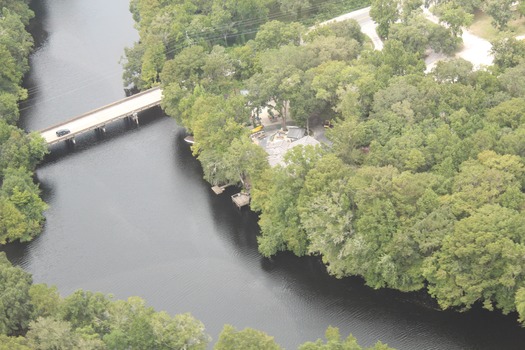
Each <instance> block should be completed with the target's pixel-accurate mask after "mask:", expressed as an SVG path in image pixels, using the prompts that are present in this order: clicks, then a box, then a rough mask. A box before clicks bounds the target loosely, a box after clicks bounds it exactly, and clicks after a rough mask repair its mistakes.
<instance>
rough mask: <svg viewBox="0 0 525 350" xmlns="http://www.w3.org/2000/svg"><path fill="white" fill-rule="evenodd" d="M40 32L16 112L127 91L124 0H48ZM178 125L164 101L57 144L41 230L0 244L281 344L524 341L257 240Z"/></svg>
mask: <svg viewBox="0 0 525 350" xmlns="http://www.w3.org/2000/svg"><path fill="white" fill-rule="evenodd" d="M33 7H34V8H35V10H36V12H37V22H36V23H37V25H36V26H35V28H33V32H34V35H35V37H36V38H37V41H38V42H39V45H38V47H37V49H36V51H35V52H34V54H33V55H32V58H31V66H32V70H31V72H30V74H29V76H28V78H27V83H26V85H27V87H28V89H29V93H30V99H29V101H28V102H27V103H26V104H25V105H24V107H23V116H22V120H21V123H20V125H21V126H22V127H24V128H25V129H26V130H39V129H42V128H45V127H47V126H50V125H53V124H56V123H58V122H60V121H63V120H66V119H69V118H71V117H73V116H75V115H78V114H81V113H83V112H86V111H88V110H91V109H94V108H96V107H99V106H102V105H104V104H107V103H110V102H112V101H114V100H117V99H119V98H122V97H124V96H125V92H124V90H123V88H122V81H121V74H122V68H121V66H120V65H119V64H118V61H119V59H120V57H121V55H122V53H123V50H124V47H125V46H130V45H131V44H132V43H133V41H135V40H137V38H138V36H137V33H136V31H135V29H134V27H133V21H132V18H131V15H130V14H129V12H128V2H127V0H112V1H107V0H43V1H41V2H40V4H36V3H35V4H34V6H33ZM183 137H184V133H183V130H181V128H179V127H178V126H177V125H176V123H175V122H174V121H173V120H172V119H169V118H167V117H166V116H164V115H163V114H162V112H161V111H160V110H158V109H156V110H152V111H149V112H147V113H145V114H143V115H142V116H141V126H140V127H138V128H130V127H128V126H126V124H125V123H124V121H122V122H118V123H114V124H112V125H110V126H109V127H108V133H107V135H106V137H104V138H102V139H100V138H97V137H96V135H95V134H94V133H93V134H87V135H85V136H83V137H79V138H78V139H77V147H76V149H75V150H69V149H67V147H66V146H65V145H63V144H59V145H56V146H54V147H53V148H52V152H51V154H50V155H49V156H48V157H47V158H46V160H45V162H44V163H43V164H42V165H41V166H39V168H38V170H37V179H38V181H39V182H40V184H41V188H42V190H43V195H44V198H45V200H46V201H47V203H49V206H50V208H49V210H48V211H47V212H46V218H47V222H46V225H45V229H44V232H43V234H42V235H41V236H40V237H38V238H37V239H36V240H35V241H33V242H31V243H28V244H13V245H9V246H7V247H5V248H4V250H6V251H7V253H8V256H9V258H10V260H11V261H12V262H13V263H15V264H17V265H19V266H22V267H23V268H24V269H26V270H27V271H29V272H31V273H32V274H33V277H34V281H35V282H37V283H41V282H45V283H47V284H54V285H56V286H57V287H58V289H59V290H60V292H61V294H62V295H67V294H69V293H71V292H73V291H74V290H76V289H78V288H83V289H88V290H92V291H101V292H103V293H112V294H114V296H115V298H127V297H129V296H134V295H137V296H140V297H143V298H145V299H146V300H147V302H148V304H149V305H151V306H153V307H154V308H155V309H157V310H166V311H167V312H169V313H170V314H175V313H181V312H191V313H192V314H193V315H194V316H195V317H197V318H198V319H200V320H201V321H202V322H204V324H205V325H206V328H207V331H208V333H209V334H210V335H211V336H212V337H213V339H214V340H216V339H217V335H218V334H219V332H220V330H221V328H222V326H223V325H224V324H226V323H229V324H233V325H234V326H236V327H237V328H241V329H242V328H244V327H253V328H256V329H260V330H263V331H265V332H267V333H269V334H270V335H273V336H274V337H275V339H276V341H277V342H278V343H279V344H281V345H282V346H284V347H286V348H287V349H295V348H297V345H298V344H300V343H302V342H305V341H307V340H315V339H316V338H319V337H322V336H323V334H324V330H325V329H326V327H327V326H328V325H333V326H337V327H339V328H340V329H341V333H342V334H343V335H345V336H346V335H347V334H349V333H352V334H353V335H354V336H356V337H357V338H358V340H359V342H360V343H361V344H362V345H367V346H370V345H372V344H373V343H374V342H375V341H376V340H379V339H380V340H382V341H383V342H386V343H388V344H389V345H390V346H392V347H395V348H398V349H520V348H523V344H525V330H523V329H521V328H520V327H519V326H518V325H517V322H516V316H515V315H513V316H509V317H504V316H501V315H498V314H497V313H489V312H486V311H483V310H480V309H476V310H474V311H471V312H468V313H464V314H459V313H455V312H442V311H436V310H434V309H433V308H432V307H430V306H429V304H430V303H429V302H428V300H427V299H426V298H425V297H422V296H421V295H419V294H404V293H399V292H395V291H391V290H380V291H374V290H371V289H370V288H367V287H366V286H364V285H363V282H362V281H361V280H360V279H359V278H348V279H344V280H336V279H334V278H331V277H329V276H327V274H326V273H325V270H324V268H323V266H322V264H320V263H319V260H318V259H314V258H296V257H293V256H292V255H290V254H280V255H278V256H277V257H275V258H274V259H272V260H268V259H264V258H262V257H261V256H260V255H259V254H258V252H257V244H256V235H257V233H258V227H257V223H256V222H257V217H256V215H255V214H253V213H251V212H249V211H247V210H243V211H238V210H237V209H236V208H234V206H233V205H232V203H231V201H230V199H229V195H231V194H232V193H233V192H232V191H233V190H230V191H228V192H227V193H225V194H223V195H221V196H216V195H214V194H212V191H211V190H210V186H209V185H208V184H207V183H205V182H204V181H203V180H202V171H201V169H200V166H199V164H198V162H197V161H196V160H195V159H194V158H193V157H192V155H191V152H190V150H189V148H188V145H186V144H185V143H184V142H183Z"/></svg>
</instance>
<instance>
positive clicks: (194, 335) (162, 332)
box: [151, 312, 210, 350]
mask: <svg viewBox="0 0 525 350" xmlns="http://www.w3.org/2000/svg"><path fill="white" fill-rule="evenodd" d="M151 327H152V329H153V334H154V336H155V345H156V349H159V350H170V349H187V350H204V349H206V348H207V346H208V343H209V342H210V337H209V336H208V335H207V334H206V333H205V331H204V325H203V324H202V322H200V321H198V320H197V319H195V318H194V317H193V316H192V315H190V314H179V315H175V316H174V317H173V318H172V317H170V316H169V315H168V314H167V313H165V312H157V313H155V314H153V315H152V317H151Z"/></svg>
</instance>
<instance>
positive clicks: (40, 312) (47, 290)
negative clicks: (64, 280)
mask: <svg viewBox="0 0 525 350" xmlns="http://www.w3.org/2000/svg"><path fill="white" fill-rule="evenodd" d="M29 296H30V297H31V304H33V319H36V318H38V317H49V316H52V315H56V314H57V313H58V310H59V307H60V303H61V299H60V295H59V294H58V289H57V287H56V286H51V287H48V286H47V284H45V283H41V284H33V285H31V288H30V289H29Z"/></svg>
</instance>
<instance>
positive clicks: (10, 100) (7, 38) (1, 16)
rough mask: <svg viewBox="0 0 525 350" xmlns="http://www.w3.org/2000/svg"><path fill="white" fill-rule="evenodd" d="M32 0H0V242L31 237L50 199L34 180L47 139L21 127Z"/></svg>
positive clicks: (24, 239) (35, 232) (38, 228)
mask: <svg viewBox="0 0 525 350" xmlns="http://www.w3.org/2000/svg"><path fill="white" fill-rule="evenodd" d="M28 3H29V0H24V1H22V0H1V1H0V11H1V12H0V66H2V71H1V73H0V184H1V188H0V245H2V244H5V243H7V242H13V241H16V240H20V241H22V242H25V241H29V240H31V239H32V238H33V237H35V236H36V235H37V234H38V233H40V231H41V227H42V223H43V221H44V216H43V214H42V213H43V211H44V210H45V209H46V204H45V203H44V202H43V201H42V200H41V199H40V197H39V195H40V190H39V188H38V186H37V185H36V184H35V183H34V181H33V171H34V169H35V166H36V164H37V163H38V162H39V161H40V160H41V159H42V157H43V156H44V154H45V153H46V152H47V146H46V144H45V143H44V141H43V140H42V138H41V137H40V136H39V135H38V134H36V133H34V134H29V135H28V134H26V133H25V132H24V131H23V130H21V129H19V128H17V127H16V123H17V121H18V117H19V115H20V111H19V108H18V102H19V101H21V100H24V99H25V98H26V97H27V91H26V90H25V89H23V88H22V87H21V84H22V79H23V77H24V74H25V73H27V71H28V69H29V65H28V56H29V53H30V52H31V49H32V47H33V38H32V37H31V35H30V34H29V33H28V32H27V31H26V26H27V25H28V24H29V20H30V19H31V18H32V17H33V12H32V11H31V10H30V9H29V7H28Z"/></svg>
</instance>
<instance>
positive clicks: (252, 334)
mask: <svg viewBox="0 0 525 350" xmlns="http://www.w3.org/2000/svg"><path fill="white" fill-rule="evenodd" d="M213 348H214V349H215V350H233V349H243V350H281V349H282V348H281V347H280V346H279V345H278V344H277V343H276V342H275V341H274V339H273V337H271V336H269V335H267V334H266V333H264V332H261V331H258V330H255V329H252V328H245V329H243V330H242V331H238V330H237V329H236V328H235V327H233V326H231V325H225V326H224V328H223V329H222V332H221V334H219V340H218V341H217V343H216V344H215V346H214V347H213Z"/></svg>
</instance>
